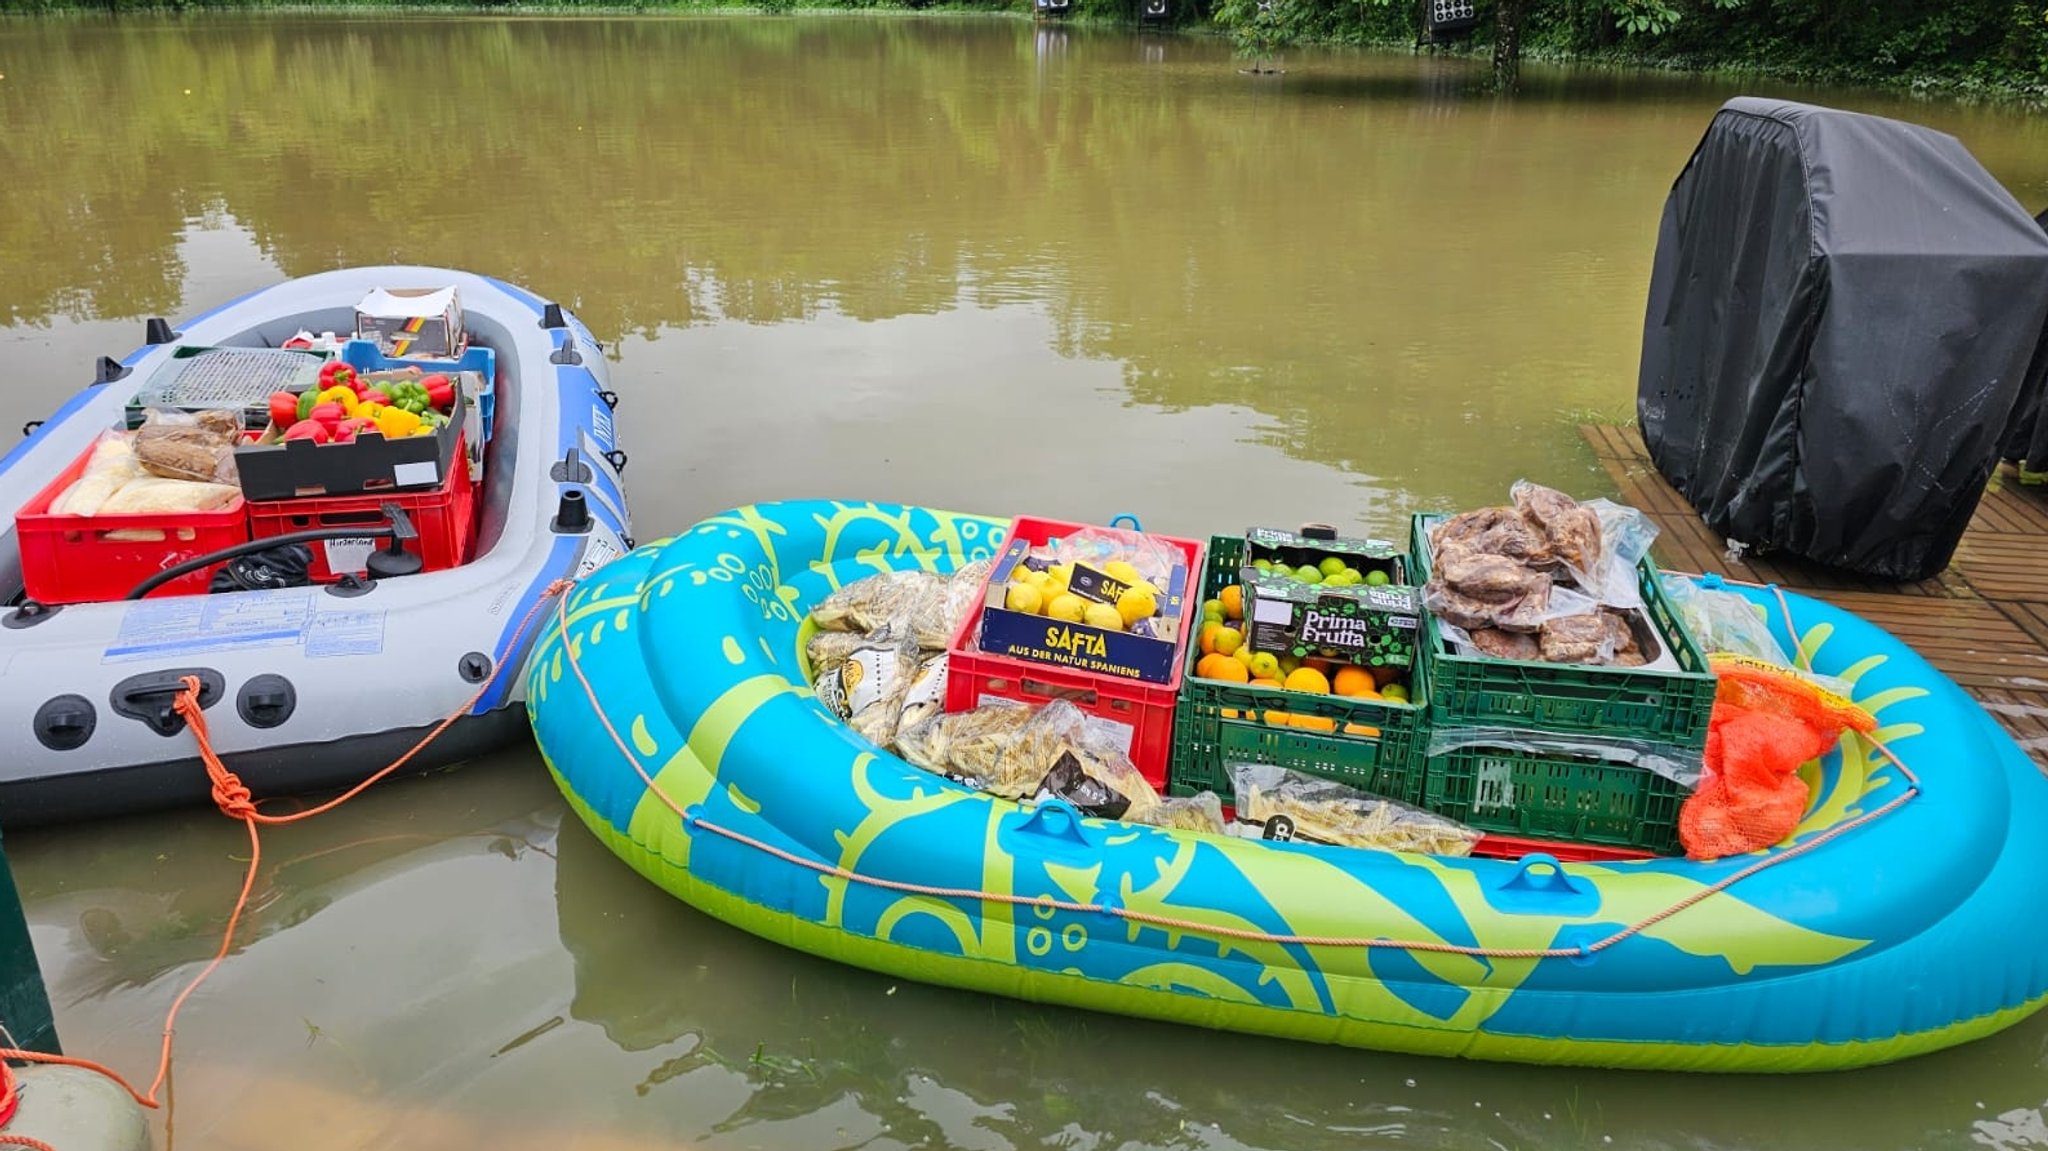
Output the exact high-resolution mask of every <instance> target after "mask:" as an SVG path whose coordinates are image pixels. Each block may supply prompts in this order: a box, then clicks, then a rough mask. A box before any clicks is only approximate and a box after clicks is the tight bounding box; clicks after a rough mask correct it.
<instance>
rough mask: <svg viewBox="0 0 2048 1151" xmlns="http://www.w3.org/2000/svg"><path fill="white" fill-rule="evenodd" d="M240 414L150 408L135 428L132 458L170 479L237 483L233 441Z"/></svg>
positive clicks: (238, 434) (239, 431)
mask: <svg viewBox="0 0 2048 1151" xmlns="http://www.w3.org/2000/svg"><path fill="white" fill-rule="evenodd" d="M241 439H242V417H241V416H240V415H239V414H237V413H235V412H224V411H204V412H179V411H170V410H167V409H164V408H151V409H149V411H147V412H145V413H143V417H142V426H141V427H139V428H137V429H135V462H136V463H139V464H141V465H142V470H143V471H146V472H148V473H149V474H151V475H153V476H162V477H164V478H165V479H171V480H199V481H202V482H208V483H219V484H233V483H239V482H240V477H239V473H238V472H237V470H236V468H235V445H236V444H238V443H240V442H241Z"/></svg>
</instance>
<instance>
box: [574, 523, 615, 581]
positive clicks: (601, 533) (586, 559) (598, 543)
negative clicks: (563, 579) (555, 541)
mask: <svg viewBox="0 0 2048 1151" xmlns="http://www.w3.org/2000/svg"><path fill="white" fill-rule="evenodd" d="M624 554H625V549H623V548H621V547H620V546H619V540H618V537H617V536H614V535H613V534H612V533H611V532H610V531H608V530H606V529H605V528H604V527H603V525H599V526H598V528H597V530H596V531H594V532H592V533H591V535H590V546H589V547H587V548H584V549H583V561H582V562H581V563H579V564H577V565H576V575H575V576H574V577H573V578H575V579H579V580H580V579H582V578H583V577H584V576H587V575H589V574H590V573H591V572H594V571H596V570H597V569H599V568H601V567H603V566H604V565H606V564H608V563H610V562H612V561H613V560H615V559H617V558H619V557H620V556H621V555H624Z"/></svg>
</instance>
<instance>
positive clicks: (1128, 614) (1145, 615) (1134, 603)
mask: <svg viewBox="0 0 2048 1151" xmlns="http://www.w3.org/2000/svg"><path fill="white" fill-rule="evenodd" d="M1116 611H1117V614H1118V615H1119V616H1121V617H1123V621H1124V622H1125V623H1126V624H1133V623H1137V622H1138V621H1139V620H1141V619H1150V618H1152V616H1153V615H1154V614H1155V613H1157V612H1158V611H1159V600H1158V599H1157V597H1155V596H1154V595H1153V594H1152V592H1151V590H1150V589H1149V588H1146V587H1143V586H1139V587H1133V588H1131V589H1130V590H1129V591H1126V592H1125V593H1124V594H1122V595H1120V596H1118V597H1117V598H1116Z"/></svg>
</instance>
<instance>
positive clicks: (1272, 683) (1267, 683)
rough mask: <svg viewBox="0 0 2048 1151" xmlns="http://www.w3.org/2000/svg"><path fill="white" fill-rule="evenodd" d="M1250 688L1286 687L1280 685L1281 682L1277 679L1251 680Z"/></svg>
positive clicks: (1282, 684)
mask: <svg viewBox="0 0 2048 1151" xmlns="http://www.w3.org/2000/svg"><path fill="white" fill-rule="evenodd" d="M1252 686H1253V687H1286V686H1287V685H1286V684H1284V683H1281V682H1280V681H1279V680H1277V679H1255V680H1253V681H1252Z"/></svg>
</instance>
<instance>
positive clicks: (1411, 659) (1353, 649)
mask: <svg viewBox="0 0 2048 1151" xmlns="http://www.w3.org/2000/svg"><path fill="white" fill-rule="evenodd" d="M1243 578H1244V581H1245V621H1246V623H1247V624H1248V625H1249V626H1250V628H1251V632H1250V634H1249V635H1247V636H1246V637H1245V639H1246V642H1247V643H1249V644H1251V648H1252V650H1253V651H1263V652H1271V653H1272V654H1274V655H1292V656H1295V657H1297V658H1300V659H1327V660H1331V661H1333V662H1336V663H1349V664H1357V665H1358V666H1360V667H1391V668H1400V669H1404V670H1405V669H1407V668H1410V667H1413V666H1414V665H1415V642H1416V635H1417V628H1418V627H1419V625H1420V623H1421V619H1422V594H1421V592H1419V591H1418V590H1416V589H1415V588H1412V587H1407V586H1404V585H1401V584H1386V585H1382V586H1374V585H1372V584H1350V585H1340V586H1337V587H1331V586H1329V585H1327V584H1311V583H1303V582H1301V581H1300V580H1296V579H1292V578H1290V577H1287V576H1283V575H1278V574H1273V573H1267V572H1261V571H1257V570H1248V571H1246V572H1245V573H1244V576H1243Z"/></svg>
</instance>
